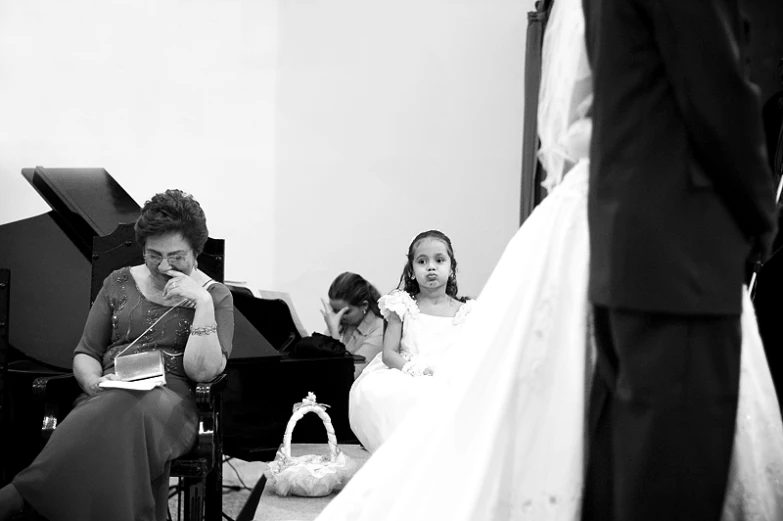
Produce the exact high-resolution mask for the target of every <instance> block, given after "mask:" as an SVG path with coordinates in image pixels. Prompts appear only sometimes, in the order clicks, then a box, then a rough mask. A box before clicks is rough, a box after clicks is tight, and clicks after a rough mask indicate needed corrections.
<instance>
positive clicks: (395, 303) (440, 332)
mask: <svg viewBox="0 0 783 521" xmlns="http://www.w3.org/2000/svg"><path fill="white" fill-rule="evenodd" d="M473 304H474V301H472V300H470V301H468V302H465V303H464V304H462V305H461V306H460V307H459V309H458V310H457V313H456V314H455V315H454V316H453V317H439V316H434V315H427V314H425V313H421V311H420V310H419V306H418V304H416V301H415V300H413V298H412V297H411V296H410V295H408V293H406V292H404V291H401V290H395V291H393V292H391V293H390V294H389V295H384V296H383V297H381V299H380V301H379V302H378V306H379V307H380V310H381V314H382V315H383V316H384V318H387V317H388V316H389V314H390V313H396V314H397V315H398V316H399V317H400V319H401V320H402V338H401V339H400V354H401V355H402V356H403V358H405V359H406V360H408V361H412V362H415V363H417V364H421V366H422V367H430V368H432V369H433V371H434V372H435V373H436V374H437V373H440V367H439V366H440V361H441V360H442V359H443V358H444V357H445V356H446V355H447V353H448V352H449V349H450V348H451V346H452V345H453V344H454V342H455V340H456V339H457V338H459V335H460V332H461V330H462V326H463V324H464V323H465V320H466V319H467V317H468V316H469V314H470V311H471V309H472V308H473ZM435 385H437V380H436V379H435V378H434V377H431V376H416V377H414V376H410V375H408V374H405V373H403V372H402V371H400V370H398V369H391V368H389V367H388V366H387V365H386V364H385V363H383V356H382V353H380V354H378V355H376V356H375V358H373V359H372V361H371V362H370V363H369V364H368V365H367V367H366V368H365V369H364V371H362V374H361V375H359V378H357V379H356V381H355V382H354V383H353V386H351V392H350V395H349V397H348V419H349V421H350V423H351V430H353V432H354V434H356V437H357V438H358V439H359V441H360V442H361V443H362V445H363V446H364V448H366V449H367V450H369V451H370V452H375V451H376V450H377V449H378V447H380V446H381V444H383V442H384V441H385V440H386V439H388V438H389V436H391V434H392V433H393V432H394V430H395V429H396V428H397V426H398V425H399V424H400V423H402V421H403V420H404V418H405V416H407V414H408V412H410V410H411V409H413V407H414V406H415V405H416V404H417V403H418V402H419V400H421V397H422V396H425V395H427V394H430V393H432V392H433V389H434V386H435Z"/></svg>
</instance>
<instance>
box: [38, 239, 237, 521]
mask: <svg viewBox="0 0 783 521" xmlns="http://www.w3.org/2000/svg"><path fill="white" fill-rule="evenodd" d="M224 248H225V244H224V241H223V240H222V239H211V238H210V239H209V240H208V241H207V244H206V246H205V248H204V252H202V254H201V255H200V256H199V257H198V266H199V269H201V270H202V271H204V272H205V273H206V274H207V275H209V276H210V277H212V278H213V279H215V280H217V281H220V282H223V267H224V260H223V252H224ZM142 263H143V257H142V250H141V247H140V246H139V245H138V244H137V243H136V242H135V238H134V231H133V225H132V224H121V225H119V226H118V227H117V229H116V230H115V231H114V232H113V233H112V234H110V235H106V236H103V237H95V238H94V240H93V254H92V279H91V291H90V304H92V302H93V301H94V300H95V297H96V296H97V294H98V291H99V290H100V288H101V285H102V284H103V281H104V279H105V278H106V277H107V276H108V275H109V274H110V273H111V272H112V271H114V270H115V269H118V268H121V267H123V266H132V265H136V264H142ZM225 386H226V375H225V374H222V375H220V376H218V377H217V378H216V379H215V380H213V381H212V382H210V383H200V384H197V385H196V389H195V394H196V406H197V409H198V422H199V425H198V438H197V440H196V443H195V445H194V447H193V449H191V451H190V452H189V453H188V454H186V455H184V456H182V457H180V458H177V459H175V460H174V461H173V462H172V464H171V476H172V477H176V478H180V484H181V487H182V488H183V489H184V495H185V504H184V517H185V519H186V520H187V521H204V520H220V519H221V516H222V512H223V437H222V425H221V424H222V419H221V415H222V410H221V407H222V401H221V391H222V390H223V389H224V388H225ZM81 392H82V391H81V388H80V387H79V385H78V383H77V382H76V378H74V376H73V374H66V375H57V376H50V377H42V378H37V379H36V380H35V381H34V383H33V393H34V395H35V396H36V397H37V398H38V399H40V400H41V401H42V402H43V408H44V418H43V422H42V438H43V442H44V444H45V442H46V441H47V440H48V439H49V437H50V436H51V434H52V433H53V432H54V430H55V429H56V428H57V425H58V424H59V422H60V421H61V420H62V419H63V418H64V417H65V415H66V414H67V413H68V412H69V411H70V409H71V405H72V404H73V401H74V400H75V399H76V397H77V396H78V395H79V394H80V393H81Z"/></svg>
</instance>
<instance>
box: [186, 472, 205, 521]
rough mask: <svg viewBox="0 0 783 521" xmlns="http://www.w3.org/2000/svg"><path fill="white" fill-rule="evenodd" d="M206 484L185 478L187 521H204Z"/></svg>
mask: <svg viewBox="0 0 783 521" xmlns="http://www.w3.org/2000/svg"><path fill="white" fill-rule="evenodd" d="M204 499H205V483H204V480H203V479H194V478H185V512H184V514H185V515H184V517H185V521H204Z"/></svg>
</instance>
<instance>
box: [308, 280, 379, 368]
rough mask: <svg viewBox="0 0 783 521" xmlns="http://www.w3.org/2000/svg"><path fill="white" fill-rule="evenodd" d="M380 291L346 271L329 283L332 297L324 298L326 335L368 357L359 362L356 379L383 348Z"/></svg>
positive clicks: (323, 313)
mask: <svg viewBox="0 0 783 521" xmlns="http://www.w3.org/2000/svg"><path fill="white" fill-rule="evenodd" d="M379 298H380V294H379V293H378V290H377V289H375V286H373V285H372V284H370V283H369V282H367V280H365V279H364V278H363V277H362V276H361V275H357V274H356V273H350V272H345V273H342V274H340V275H338V276H337V278H335V279H334V281H332V284H331V286H329V300H328V301H327V300H322V304H323V309H322V310H321V315H323V317H324V322H325V323H326V334H327V335H328V336H330V337H332V338H334V339H335V340H339V341H340V342H342V343H343V344H344V345H345V349H346V350H347V351H348V352H349V353H351V354H357V355H361V356H363V357H364V358H365V359H366V362H364V363H362V364H356V370H355V373H354V378H356V377H358V376H359V374H361V372H362V370H363V369H364V367H366V365H367V363H368V362H370V361H371V360H372V359H373V358H375V357H376V356H377V355H378V354H379V353H380V352H381V350H382V349H383V318H381V312H380V310H379V309H378V299H379Z"/></svg>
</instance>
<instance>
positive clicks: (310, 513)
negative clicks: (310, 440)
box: [253, 444, 370, 521]
mask: <svg viewBox="0 0 783 521" xmlns="http://www.w3.org/2000/svg"><path fill="white" fill-rule="evenodd" d="M340 449H342V451H343V452H344V453H345V455H346V456H347V457H349V458H351V459H352V460H354V461H355V462H356V463H357V464H358V467H361V466H362V465H363V464H364V462H365V461H367V458H369V457H370V453H369V452H367V451H366V450H364V449H363V448H362V447H361V446H359V445H341V446H340ZM291 454H292V455H293V456H301V455H304V454H328V448H327V446H326V445H311V444H302V445H296V444H294V445H292V446H291ZM357 470H358V468H357ZM335 495H336V494H335V493H333V494H331V495H329V496H326V497H295V496H286V497H280V496H277V495H276V494H275V493H274V492H273V491H272V487H267V486H265V487H264V489H263V492H262V493H261V496H260V498H259V501H258V506H257V507H256V510H255V515H254V516H253V521H294V520H296V521H312V520H313V519H315V518H316V517H318V514H320V513H321V510H323V509H324V508H325V507H326V505H327V504H329V502H330V501H331V500H332V498H333V497H334V496H335Z"/></svg>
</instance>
